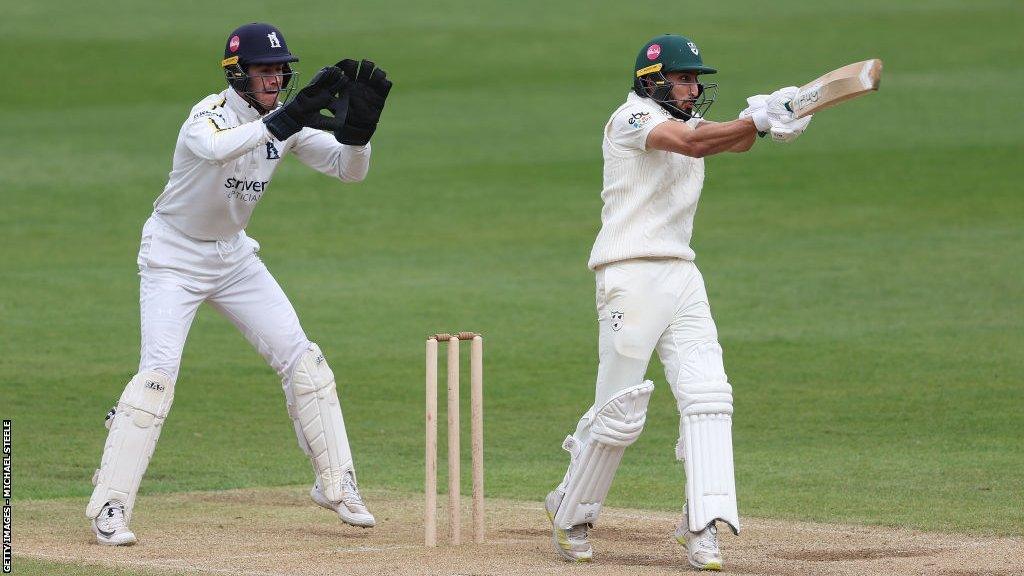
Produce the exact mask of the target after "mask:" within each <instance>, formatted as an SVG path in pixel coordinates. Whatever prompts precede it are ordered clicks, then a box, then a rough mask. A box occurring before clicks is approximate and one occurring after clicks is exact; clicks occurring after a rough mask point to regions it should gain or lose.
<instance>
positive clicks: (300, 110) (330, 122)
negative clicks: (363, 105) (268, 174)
mask: <svg viewBox="0 0 1024 576" xmlns="http://www.w3.org/2000/svg"><path fill="white" fill-rule="evenodd" d="M349 83H350V80H349V79H348V78H347V77H346V76H345V75H344V74H342V72H341V70H340V69H338V68H337V67H336V66H325V67H324V68H321V69H320V71H319V72H317V73H316V75H314V76H313V79H312V80H310V81H309V84H307V85H306V87H305V88H303V89H302V90H299V93H298V94H296V95H295V98H294V99H293V100H291V101H290V102H288V103H287V104H285V105H284V106H281V107H280V108H278V109H277V110H274V111H273V112H271V113H270V114H267V115H266V116H265V117H264V118H263V123H264V124H266V125H267V130H269V131H270V133H271V134H273V135H274V138H277V139H278V140H282V141H283V140H286V139H288V138H289V137H290V136H292V135H294V134H295V133H297V132H298V131H299V130H302V128H303V127H305V126H309V127H312V128H320V129H322V130H331V129H334V127H335V125H336V124H340V123H338V122H337V120H338V119H337V118H330V117H328V116H324V115H323V114H320V111H321V110H324V109H326V108H328V106H329V105H330V103H331V101H333V100H334V99H335V98H337V96H336V95H337V94H338V93H343V92H345V86H346V85H347V84H349ZM339 128H340V126H339Z"/></svg>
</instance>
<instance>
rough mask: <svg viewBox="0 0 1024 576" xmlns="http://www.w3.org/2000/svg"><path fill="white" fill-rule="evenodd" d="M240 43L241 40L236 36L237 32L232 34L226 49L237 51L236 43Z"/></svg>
mask: <svg viewBox="0 0 1024 576" xmlns="http://www.w3.org/2000/svg"><path fill="white" fill-rule="evenodd" d="M241 43H242V40H241V39H240V38H239V37H238V35H237V34H236V35H234V36H232V37H231V41H230V42H228V50H231V51H232V52H238V45H239V44H241Z"/></svg>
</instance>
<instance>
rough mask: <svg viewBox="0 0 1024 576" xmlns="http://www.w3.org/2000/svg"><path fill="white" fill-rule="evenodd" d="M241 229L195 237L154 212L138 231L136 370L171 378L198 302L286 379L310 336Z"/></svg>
mask: <svg viewBox="0 0 1024 576" xmlns="http://www.w3.org/2000/svg"><path fill="white" fill-rule="evenodd" d="M258 251H259V244H258V243H257V242H256V241H255V240H253V239H252V238H249V237H248V236H247V235H246V234H245V232H244V231H242V232H239V233H238V234H237V235H236V236H235V237H234V238H232V239H230V240H217V241H203V240H196V239H194V238H191V237H189V236H186V235H185V234H183V233H181V232H179V231H177V230H175V229H174V228H172V227H171V226H170V225H168V224H167V223H165V222H164V221H162V220H161V219H160V217H159V216H158V215H153V216H151V217H150V218H149V220H147V221H146V224H145V226H144V227H143V229H142V242H141V245H140V247H139V256H138V265H139V276H140V277H141V282H140V287H139V307H140V313H141V320H142V322H141V328H142V346H141V354H140V360H139V373H143V372H145V371H147V370H155V371H157V372H162V373H164V374H166V375H167V376H169V377H170V378H171V379H172V380H176V379H177V376H178V368H179V366H180V364H181V354H182V349H183V348H184V346H185V339H186V337H187V336H188V332H189V328H190V327H191V325H192V321H193V319H195V316H196V312H197V311H198V309H199V305H200V304H202V303H203V302H208V303H209V304H210V305H211V306H212V307H213V308H214V309H215V310H217V312H219V313H221V314H223V315H224V316H225V317H226V318H227V319H228V320H230V321H231V322H232V323H233V324H234V325H235V326H237V327H238V329H239V330H240V331H241V332H242V334H243V335H244V336H245V338H246V339H247V340H248V341H249V342H250V343H251V344H252V345H253V346H254V347H255V348H256V350H257V351H259V353H260V355H262V356H263V358H264V359H265V360H266V361H267V363H268V364H270V366H271V367H272V368H274V370H276V371H277V374H278V375H279V376H280V377H281V378H282V379H283V378H285V377H286V376H287V375H288V374H289V372H290V369H291V366H292V365H293V364H294V363H295V361H296V360H297V359H298V358H299V356H300V355H301V354H302V353H303V352H304V351H305V350H306V349H307V348H308V347H309V345H310V341H309V339H308V338H306V334H305V333H304V332H303V330H302V326H301V325H300V324H299V318H298V316H297V315H296V313H295V309H294V308H293V307H292V305H291V302H289V301H288V297H287V296H285V294H284V291H282V290H281V287H280V286H279V285H278V283H277V281H276V280H274V277H273V276H272V275H271V274H270V272H269V271H268V270H267V267H266V266H265V265H264V264H263V262H262V261H261V260H260V259H259V257H258V256H257V255H256V253H257V252H258Z"/></svg>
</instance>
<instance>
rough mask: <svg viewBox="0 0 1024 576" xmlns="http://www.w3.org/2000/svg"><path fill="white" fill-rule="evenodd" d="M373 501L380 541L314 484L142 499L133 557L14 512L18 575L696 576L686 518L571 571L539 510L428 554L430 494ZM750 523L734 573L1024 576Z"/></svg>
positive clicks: (500, 507)
mask: <svg viewBox="0 0 1024 576" xmlns="http://www.w3.org/2000/svg"><path fill="white" fill-rule="evenodd" d="M364 496H365V498H366V501H367V503H368V504H369V506H370V509H371V510H372V511H373V512H374V514H375V515H376V517H377V527H375V528H372V529H368V530H363V529H359V528H353V527H350V526H346V525H344V524H342V523H341V521H340V520H338V518H337V517H336V516H335V515H334V514H332V513H330V512H328V511H326V510H323V509H321V508H318V507H317V506H316V505H315V504H313V502H312V501H311V500H310V499H309V497H308V495H307V494H306V491H305V490H304V489H303V488H301V487H285V488H273V489H256V490H229V491H219V492H193V493H178V494H157V495H143V496H142V497H141V498H140V499H139V503H138V504H137V506H136V509H135V514H134V519H133V521H132V528H133V530H134V531H135V533H136V534H137V535H138V537H139V540H140V543H139V544H137V545H135V546H132V547H128V548H108V547H102V546H98V545H95V544H94V543H93V537H92V532H91V531H90V530H89V525H88V522H87V521H86V519H85V518H84V516H83V513H82V511H83V509H84V507H85V500H84V499H60V500H38V501H25V502H21V503H19V504H18V505H17V506H16V508H15V511H16V516H15V525H14V555H15V559H14V560H15V562H14V563H15V568H17V563H18V562H17V560H18V557H27V558H38V559H43V560H51V561H56V562H68V563H74V564H89V565H101V566H107V567H117V568H130V569H132V570H137V571H140V572H146V573H149V572H152V573H153V574H161V573H164V574H166V573H188V574H219V575H244V576H300V575H321V574H326V573H333V574H346V575H348V576H355V575H362V574H366V575H370V574H393V575H396V576H398V575H401V576H404V575H426V574H474V575H484V574H487V575H491V574H494V575H498V574H523V575H525V574H584V573H586V574H588V575H597V574H602V575H603V574H607V575H623V576H624V575H626V574H631V575H632V574H639V575H643V574H665V573H673V574H685V573H696V572H691V569H690V568H689V566H688V564H687V563H686V556H685V551H684V550H683V549H682V548H681V547H680V546H679V545H678V544H676V543H675V542H674V540H673V539H672V530H673V528H674V524H675V522H676V521H677V520H678V518H677V514H673V513H667V512H651V511H644V510H629V509H622V508H606V509H605V510H604V511H603V512H602V515H601V524H600V526H599V527H598V528H596V529H595V530H593V531H592V533H591V534H592V538H591V540H592V542H593V543H594V549H595V554H594V556H595V561H594V562H593V563H592V564H589V565H572V564H567V563H565V562H562V561H561V560H559V559H558V557H557V555H556V554H555V552H554V550H553V549H552V545H551V532H550V525H549V524H548V521H547V518H546V517H545V515H544V511H543V509H542V507H541V504H540V502H539V501H538V502H519V501H511V500H498V499H489V500H487V514H486V522H487V542H486V543H485V544H463V545H462V546H458V547H449V546H447V545H446V539H447V535H446V533H445V528H446V524H445V522H444V515H443V507H442V510H441V511H440V518H439V520H440V524H439V526H438V540H439V546H438V547H437V548H433V549H428V548H425V547H423V545H422V543H423V496H422V495H417V494H398V493H391V492H383V491H374V490H366V491H364ZM538 498H539V497H538ZM467 501H468V498H464V503H468V502H467ZM441 504H442V505H443V504H444V502H443V498H442V502H441ZM464 508H466V516H465V518H464V520H463V526H464V527H465V526H468V525H469V516H468V505H467V506H464ZM743 522H744V525H743V532H742V535H741V536H739V537H736V536H733V535H732V533H731V532H727V531H723V533H721V544H722V550H723V554H724V557H725V567H724V568H725V569H724V573H732V574H772V575H799V576H811V575H830V576H835V575H840V576H842V575H858V576H861V575H871V574H902V575H934V576H974V575H977V576H981V575H986V576H1010V575H1011V574H1020V573H1021V571H1022V570H1024V540H1022V539H1020V538H995V537H992V538H987V537H973V536H967V535H950V534H939V533H927V532H918V531H912V530H902V529H891V528H879V527H868V526H853V525H831V524H814V523H806V522H786V521H778V520H766V519H758V518H747V517H744V518H743ZM464 530H465V529H464ZM726 532H727V533H726ZM463 537H464V538H466V537H468V535H467V534H465V533H464V534H463Z"/></svg>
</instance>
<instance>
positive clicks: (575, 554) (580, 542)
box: [544, 490, 594, 562]
mask: <svg viewBox="0 0 1024 576" xmlns="http://www.w3.org/2000/svg"><path fill="white" fill-rule="evenodd" d="M563 496H564V494H562V493H561V492H559V491H558V490H552V491H551V492H549V493H548V497H547V498H545V499H544V511H545V512H547V514H548V520H550V521H551V543H552V544H554V546H555V551H556V552H558V554H559V556H561V557H562V558H564V559H565V560H568V561H569V562H590V561H591V560H592V559H593V558H594V548H593V546H591V545H590V540H588V539H587V534H588V532H589V530H590V524H577V525H575V526H573V527H572V528H569V529H568V530H566V529H564V528H559V527H558V526H556V525H555V513H556V512H558V505H559V504H561V503H562V497H563Z"/></svg>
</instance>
